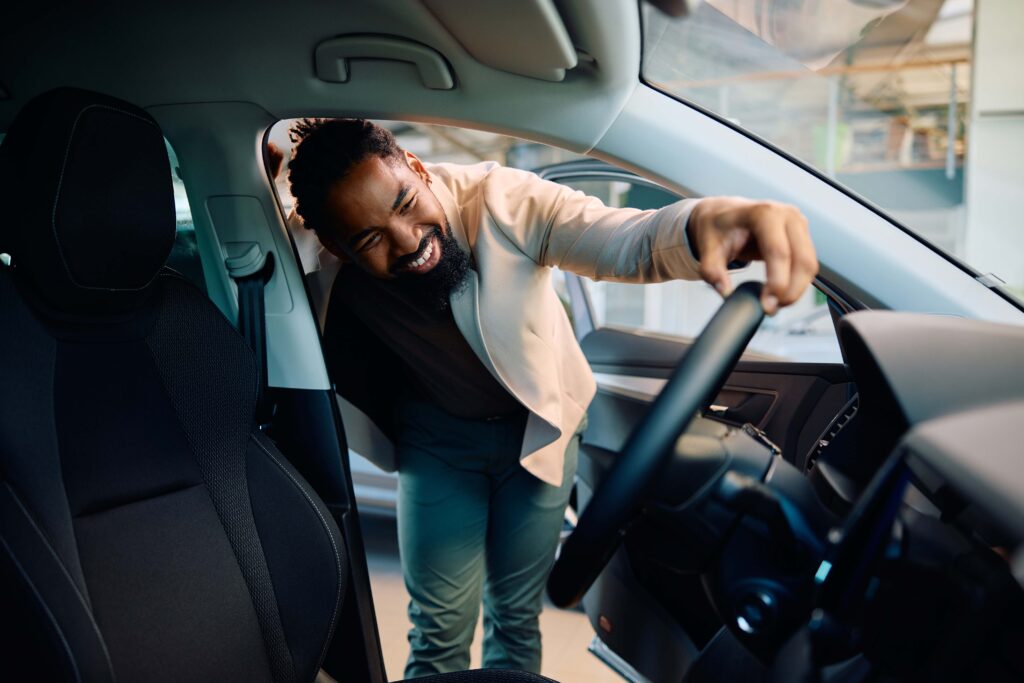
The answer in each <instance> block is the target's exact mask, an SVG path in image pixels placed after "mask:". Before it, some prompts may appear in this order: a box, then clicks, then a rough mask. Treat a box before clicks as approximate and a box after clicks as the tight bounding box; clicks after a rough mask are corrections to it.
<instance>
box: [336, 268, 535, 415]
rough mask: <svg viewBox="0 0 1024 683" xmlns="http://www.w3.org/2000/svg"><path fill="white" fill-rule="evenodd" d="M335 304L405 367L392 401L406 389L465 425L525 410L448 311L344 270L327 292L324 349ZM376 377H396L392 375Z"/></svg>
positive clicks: (385, 283)
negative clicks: (428, 306)
mask: <svg viewBox="0 0 1024 683" xmlns="http://www.w3.org/2000/svg"><path fill="white" fill-rule="evenodd" d="M337 303H341V304H343V305H344V306H345V307H346V308H347V309H348V310H349V311H350V312H351V313H352V314H354V315H356V316H357V317H358V318H359V319H360V321H362V323H363V324H364V325H365V326H366V328H368V330H369V331H370V332H371V333H372V334H373V335H374V336H375V337H376V338H377V339H378V340H379V341H380V342H381V343H383V344H385V345H386V346H387V347H388V348H389V349H390V350H391V351H392V352H393V353H394V355H395V356H397V358H398V359H400V362H401V364H402V365H403V366H404V367H403V368H402V372H400V373H397V374H398V376H399V377H401V378H403V379H407V380H408V383H407V384H406V385H405V386H399V387H395V395H396V396H398V395H401V393H402V391H403V389H408V390H411V392H412V394H413V396H414V397H415V398H417V399H419V400H423V401H428V402H430V403H434V404H436V405H438V406H440V407H441V408H442V409H443V410H445V411H446V412H447V413H449V414H451V415H454V416H456V417H461V418H467V419H483V418H489V417H497V416H505V415H512V414H514V413H517V412H521V411H522V410H524V409H523V407H522V405H521V404H520V403H519V402H518V401H517V400H516V399H515V398H514V397H513V396H512V395H511V394H510V393H508V391H507V390H506V389H505V388H504V387H503V386H502V385H501V384H500V383H499V382H498V380H497V379H495V377H494V376H493V375H492V374H491V373H490V371H489V370H488V369H487V368H486V367H485V366H484V364H483V362H481V360H480V359H479V358H478V357H477V355H476V353H475V352H474V351H473V349H472V348H471V347H470V346H469V343H468V342H467V341H466V339H465V337H463V336H462V332H460V331H459V328H458V326H457V325H456V324H455V318H454V316H453V315H452V311H451V309H450V308H446V309H445V310H444V311H433V310H428V309H426V308H424V307H422V306H419V305H417V304H416V303H414V302H413V301H411V300H410V299H409V298H408V297H407V296H406V295H405V294H404V293H403V292H402V291H401V290H400V289H398V288H396V287H395V286H394V285H393V284H392V283H390V282H388V281H387V280H379V279H377V278H374V277H372V276H370V275H368V274H366V273H365V272H363V271H362V270H360V269H359V268H357V267H354V266H346V267H343V268H342V269H341V271H340V272H339V273H338V277H337V279H336V280H335V282H334V286H333V288H332V290H331V300H330V304H329V307H328V314H327V315H328V318H329V319H330V318H332V317H333V318H334V320H333V321H332V322H329V323H328V326H327V338H326V339H325V344H327V345H331V344H332V343H333V342H332V339H331V334H333V333H335V332H336V331H338V328H339V327H340V325H339V324H338V323H339V321H338V320H337V317H338V316H337V313H338V311H333V313H335V315H334V316H332V310H331V309H332V308H334V307H335V306H336V304H337ZM339 310H340V307H339ZM332 328H333V331H332ZM353 360H355V361H356V362H358V359H353ZM367 362H370V361H369V359H367ZM380 376H382V377H384V376H391V377H394V376H395V373H386V374H382V375H380ZM391 381H395V380H391ZM397 381H401V379H399V380H397Z"/></svg>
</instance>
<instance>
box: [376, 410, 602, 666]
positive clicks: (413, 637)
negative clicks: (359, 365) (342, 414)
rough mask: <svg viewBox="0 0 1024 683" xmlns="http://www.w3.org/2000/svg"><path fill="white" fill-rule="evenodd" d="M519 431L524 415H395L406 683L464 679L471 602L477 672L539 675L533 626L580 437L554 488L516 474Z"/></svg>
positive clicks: (411, 412) (536, 634) (406, 412)
mask: <svg viewBox="0 0 1024 683" xmlns="http://www.w3.org/2000/svg"><path fill="white" fill-rule="evenodd" d="M525 425H526V415H525V414H523V415H518V416H514V417H509V418H501V419H496V420H464V419H459V418H456V417H452V416H451V415H449V414H447V413H445V412H444V411H443V410H442V409H440V408H438V407H436V406H433V405H430V404H426V403H407V404H404V405H403V406H402V407H401V408H399V414H398V416H397V421H396V449H397V452H396V454H397V457H398V472H399V475H398V542H399V551H400V553H401V558H402V571H403V574H404V578H405V586H406V588H407V589H408V591H409V595H410V597H411V600H410V602H409V619H410V621H411V622H412V628H411V630H410V631H409V645H410V654H409V660H408V662H407V664H406V668H405V677H406V678H415V677H418V676H425V675H429V674H434V673H445V672H449V671H461V670H464V669H467V668H469V646H470V643H471V642H472V639H473V630H474V628H475V626H476V622H477V618H478V616H479V614H480V604H481V600H482V601H483V609H484V642H483V666H484V667H485V668H505V669H522V670H524V671H532V672H535V673H538V672H539V671H540V659H541V641H540V627H539V622H538V617H539V615H540V612H541V606H542V600H543V594H544V584H545V582H546V580H547V577H548V573H549V572H550V571H551V566H552V564H553V563H554V558H555V550H556V548H557V546H558V537H559V533H560V531H561V528H562V520H563V516H564V514H565V506H566V504H567V502H568V500H569V493H570V491H571V488H572V479H573V475H574V474H575V471H576V459H577V451H578V444H579V437H578V436H577V438H575V439H573V440H572V442H571V445H570V446H569V448H568V449H567V451H566V454H565V455H566V457H565V471H564V478H563V483H562V485H561V486H560V487H555V486H551V485H549V484H545V483H544V482H542V481H540V480H539V479H537V478H535V477H534V476H533V475H531V474H530V473H529V472H527V471H526V470H524V469H523V467H522V466H521V465H520V464H519V453H520V448H521V446H522V437H523V429H524V427H525ZM581 427H582V426H581Z"/></svg>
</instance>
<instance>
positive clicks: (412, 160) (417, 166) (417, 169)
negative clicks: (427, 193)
mask: <svg viewBox="0 0 1024 683" xmlns="http://www.w3.org/2000/svg"><path fill="white" fill-rule="evenodd" d="M403 152H404V154H405V163H406V164H408V165H409V168H411V169H412V170H413V173H415V174H416V175H418V176H419V177H420V179H421V180H423V182H425V183H426V184H427V185H429V184H430V174H429V173H427V169H426V167H425V166H424V165H423V162H422V161H420V158H419V157H418V156H416V155H415V154H413V153H412V152H408V151H404V150H403Z"/></svg>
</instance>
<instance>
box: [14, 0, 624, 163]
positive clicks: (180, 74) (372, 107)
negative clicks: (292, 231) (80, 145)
mask: <svg viewBox="0 0 1024 683" xmlns="http://www.w3.org/2000/svg"><path fill="white" fill-rule="evenodd" d="M451 5H452V3H445V2H426V3H421V2H409V1H407V0H383V1H373V2H371V1H369V0H366V1H361V2H360V1H355V2H352V1H346V2H335V3H323V2H315V1H312V2H311V1H309V0H305V1H302V2H294V3H288V5H287V6H282V5H281V4H279V3H270V2H262V3H239V2H236V3H196V2H185V3H163V4H158V5H150V4H147V5H146V6H145V7H142V6H131V5H128V6H119V5H116V4H104V5H102V6H84V5H81V4H80V3H71V2H68V3H54V4H48V3H42V4H34V3H33V4H29V5H22V6H20V7H19V8H18V9H17V10H15V16H14V17H9V18H8V19H7V20H5V22H4V25H5V27H6V30H4V34H5V35H4V40H3V45H2V47H0V62H2V63H4V64H10V65H16V64H21V65H28V64H31V65H32V68H31V69H25V68H19V69H15V70H14V71H13V72H9V73H3V74H0V83H2V85H3V88H4V91H5V92H6V93H7V98H6V99H4V100H2V101H0V129H2V128H3V127H5V126H6V125H7V124H8V123H9V122H10V120H11V118H12V117H13V115H14V114H15V113H16V112H17V110H18V109H19V108H20V106H21V105H22V104H24V102H26V101H27V100H28V99H30V98H31V97H32V96H33V95H35V94H38V93H39V92H42V91H43V90H46V89H48V88H51V87H55V86H58V85H72V86H77V87H82V88H88V89H92V90H96V91H99V92H106V93H110V94H112V95H114V96H117V97H122V98H124V99H126V100H128V101H131V102H136V103H138V104H139V106H142V107H143V108H146V109H149V108H153V107H156V106H167V105H174V104H183V103H199V102H215V101H216V102H249V103H253V104H255V105H257V106H259V107H260V108H261V109H263V110H264V111H266V112H267V113H268V114H269V115H270V116H272V117H273V118H275V119H279V118H287V117H291V116H309V115H317V114H325V115H345V114H358V115H361V116H367V117H374V118H391V119H402V118H407V119H418V120H423V121H441V120H443V121H445V122H446V123H452V124H456V125H466V126H471V127H486V128H489V129H491V130H494V131H497V132H503V133H509V134H514V135H519V136H525V137H534V138H538V139H541V141H544V142H550V143H553V144H558V145H560V146H563V147H567V148H571V149H574V150H576V151H581V152H582V151H586V150H588V149H590V148H591V147H593V145H594V144H595V143H596V142H597V141H598V140H599V139H600V137H601V135H602V134H603V133H604V131H605V130H606V129H607V128H608V127H609V125H610V124H611V123H612V121H613V120H614V118H615V116H616V114H617V113H618V110H619V108H620V107H621V105H622V104H623V103H624V101H625V99H626V97H627V96H628V95H629V93H630V92H631V90H632V89H633V88H634V87H635V86H636V84H637V78H636V76H637V74H638V73H639V69H640V26H639V21H640V19H639V16H638V13H637V11H636V5H635V3H632V2H622V1H619V2H609V3H601V8H600V9H601V11H596V5H594V4H593V3H588V2H583V1H581V0H568V1H566V2H560V3H558V7H559V13H551V12H545V11H544V10H545V8H550V7H552V6H553V5H552V3H549V2H539V1H535V2H517V3H502V2H480V3H476V4H475V6H476V7H477V8H478V10H477V11H475V12H462V13H455V12H450V11H446V10H445V7H446V6H451ZM432 8H433V9H434V10H435V11H432ZM610 10H614V11H610ZM510 24H512V25H515V26H517V28H519V29H520V30H522V31H524V32H528V33H529V35H531V36H542V37H543V39H542V40H534V39H531V41H529V42H524V41H516V40H511V39H509V38H507V37H505V38H503V36H516V35H522V34H521V33H517V32H512V31H509V30H507V27H508V26H509V25H510ZM368 34H372V35H374V36H377V37H379V36H381V35H388V36H391V37H392V44H391V45H386V44H385V46H384V47H378V51H377V52H376V53H375V54H377V55H381V56H382V57H381V58H374V59H365V58H358V57H360V55H359V54H358V53H359V52H361V51H362V52H366V53H368V54H367V56H370V55H369V53H370V52H371V50H370V49H369V47H367V46H366V45H363V46H362V48H361V47H360V46H358V45H356V46H355V47H354V48H352V49H353V50H354V51H353V52H352V54H353V56H355V57H357V59H356V60H355V61H354V63H352V64H351V68H350V74H349V78H348V82H347V83H344V84H340V83H328V82H325V81H324V80H321V79H320V78H318V77H317V67H316V64H315V61H316V60H315V52H316V50H317V46H319V45H321V44H323V43H325V42H330V41H331V40H332V39H334V38H335V37H337V36H349V37H353V36H361V37H363V38H364V40H365V37H366V36H367V35H368ZM538 43H540V44H541V45H547V46H549V49H547V50H538V49H537V45H538ZM327 47H329V45H328V46H327ZM417 48H418V49H420V50H421V51H425V52H430V53H433V55H436V57H437V58H438V59H439V60H440V61H437V62H435V63H434V71H442V72H447V74H449V75H450V77H451V78H452V80H453V81H454V84H455V87H453V88H451V89H446V88H443V87H442V86H443V84H441V85H438V84H431V85H434V86H436V87H433V88H432V87H429V86H427V87H425V86H424V85H423V81H422V77H421V74H420V72H419V69H418V68H417V67H416V66H414V65H413V64H412V63H410V62H401V61H397V59H400V58H407V57H408V55H407V54H406V50H408V49H417ZM423 63H424V64H429V63H430V60H429V59H427V58H424V60H423ZM594 65H600V68H592V67H593V66H594ZM566 67H576V68H570V70H569V71H568V73H566V71H565V69H566ZM424 68H425V69H426V70H428V71H429V70H430V69H431V67H429V66H424ZM195 74H201V75H202V76H201V77H194V75H195ZM382 84H385V85H382ZM402 84H407V85H408V88H404V87H401V86H402ZM569 102H572V104H571V105H569V104H568V103H569ZM562 110H565V111H562ZM538 111H543V112H544V116H543V117H539V116H537V115H536V112H538ZM560 111H562V115H561V116H559V115H558V114H559V112H560ZM540 121H543V128H541V127H540V126H539V125H533V123H532V122H540Z"/></svg>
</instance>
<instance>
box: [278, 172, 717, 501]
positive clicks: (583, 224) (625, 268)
mask: <svg viewBox="0 0 1024 683" xmlns="http://www.w3.org/2000/svg"><path fill="white" fill-rule="evenodd" d="M426 167H427V170H428V172H429V174H430V179H431V183H430V189H431V190H433V192H434V195H435V196H436V197H437V198H438V200H439V201H440V203H441V205H442V207H443V208H444V211H445V214H446V215H447V217H448V220H449V221H450V223H451V226H452V230H453V232H454V235H455V238H456V239H457V240H458V242H459V244H460V245H461V246H462V248H463V249H465V250H466V251H467V252H469V253H471V254H472V256H473V260H474V262H475V270H473V271H471V272H470V276H469V280H468V283H467V285H466V287H464V288H463V289H462V290H460V291H459V292H457V293H455V294H453V296H452V299H451V305H452V312H453V314H454V317H455V322H456V324H457V325H458V327H459V330H460V331H461V332H462V334H463V336H464V337H465V338H466V341H467V342H468V343H469V345H470V347H471V348H472V349H473V350H474V351H475V352H476V354H477V356H478V357H479V358H480V360H481V361H482V362H483V363H484V366H485V367H487V369H488V370H490V372H491V373H492V374H493V375H494V377H495V378H496V379H497V380H498V381H499V382H500V383H501V384H502V385H503V386H504V387H505V388H506V389H507V390H508V391H509V392H510V393H511V394H512V395H513V396H515V398H516V399H517V400H518V401H519V402H520V403H522V404H523V406H525V407H526V408H527V409H528V410H529V413H530V415H529V418H528V419H527V423H526V430H525V433H524V435H523V445H522V450H521V453H520V462H521V463H522V465H523V467H524V468H526V470H527V471H529V472H530V473H532V474H533V475H534V476H536V477H537V478H538V479H540V480H542V481H544V482H547V483H548V484H551V485H553V486H558V485H560V484H561V481H562V467H563V457H564V453H565V448H566V446H567V444H568V441H569V439H570V438H572V435H573V433H574V431H575V429H576V426H577V425H578V424H579V423H580V420H581V419H582V418H583V415H584V414H585V412H586V410H587V406H588V405H589V404H590V401H591V399H593V397H594V393H595V391H596V385H595V382H594V378H593V375H592V374H591V371H590V366H589V365H588V364H587V361H586V359H585V358H584V357H583V352H582V351H581V350H580V347H579V344H578V343H577V342H576V337H575V336H574V334H573V330H572V327H571V325H570V323H569V319H568V317H567V316H566V313H565V309H564V308H563V307H562V304H561V302H560V301H559V299H558V296H557V295H556V293H555V290H554V287H553V286H552V284H551V268H552V267H557V268H560V269H562V270H566V271H570V272H573V273H577V274H579V275H582V276H584V277H588V278H591V279H593V280H614V281H620V282H636V283H642V282H662V281H665V280H672V279H697V278H698V277H699V276H698V273H697V263H696V261H695V260H694V258H693V256H692V254H691V252H690V249H689V246H688V244H687V240H686V230H685V228H686V221H687V218H688V217H689V214H690V211H691V210H692V209H693V206H694V203H695V202H696V201H697V200H683V201H680V202H676V203H674V204H670V205H669V206H666V207H664V208H662V209H659V210H657V211H653V210H649V211H639V210H636V209H614V208H609V207H606V206H605V205H604V204H603V203H602V202H601V201H600V200H598V199H596V198H594V197H589V196H587V195H585V194H583V193H582V192H579V191H576V190H572V189H570V188H568V187H566V186H564V185H559V184H557V183H553V182H549V181H546V180H541V179H540V178H539V177H537V176H536V175H535V174H533V173H528V172H526V171H520V170H516V169H511V168H506V167H503V166H500V165H498V164H496V163H493V162H487V163H481V164H476V165H472V166H463V165H456V164H428V165H426ZM289 223H290V227H291V228H292V229H293V233H295V236H296V239H297V240H298V241H299V251H300V255H301V256H302V260H303V265H304V267H305V268H306V270H307V272H311V271H314V270H316V271H318V272H316V274H315V275H314V276H313V278H312V279H311V282H310V286H311V289H312V290H313V295H314V299H319V301H315V302H314V303H315V304H316V305H317V308H318V312H319V316H320V322H321V325H322V324H323V319H324V317H323V316H324V311H325V309H326V300H325V298H326V295H327V294H329V292H330V284H331V282H333V279H334V276H335V275H336V274H337V270H338V267H339V266H338V262H337V259H335V258H334V257H333V256H331V255H330V254H329V252H326V251H325V250H323V249H322V248H319V249H318V246H319V245H318V243H317V244H314V243H313V242H315V237H313V236H312V233H311V232H310V231H307V230H303V229H302V228H300V227H298V226H299V222H298V219H296V218H292V219H291V220H290V221H289ZM296 228H297V229H296ZM311 239H312V241H311Z"/></svg>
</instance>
